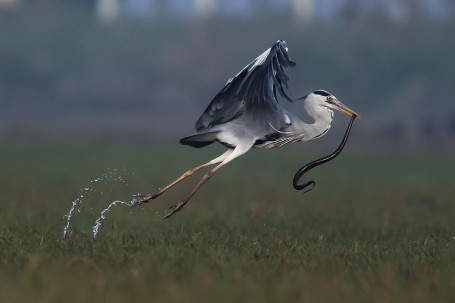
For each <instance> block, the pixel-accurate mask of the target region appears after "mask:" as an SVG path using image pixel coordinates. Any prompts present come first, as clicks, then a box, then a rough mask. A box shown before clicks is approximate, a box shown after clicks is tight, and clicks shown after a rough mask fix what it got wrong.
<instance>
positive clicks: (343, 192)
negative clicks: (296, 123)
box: [0, 141, 455, 302]
mask: <svg viewBox="0 0 455 303" xmlns="http://www.w3.org/2000/svg"><path fill="white" fill-rule="evenodd" d="M302 150H305V149H304V147H303V146H302V145H298V146H295V147H289V148H284V149H282V150H276V151H270V152H263V151H253V152H251V153H249V154H248V155H245V156H244V157H243V158H240V159H238V160H236V161H234V162H233V163H232V164H230V165H228V166H227V167H226V168H225V169H224V170H222V171H220V172H219V174H217V175H215V176H214V177H213V178H212V179H211V180H210V181H209V182H208V183H207V184H206V185H205V187H203V188H202V189H201V191H200V192H199V193H198V194H197V195H196V196H195V197H194V199H193V200H192V201H191V202H190V203H189V204H188V206H187V207H186V208H185V209H184V210H183V211H182V212H180V213H178V214H177V215H176V216H175V217H173V218H171V219H170V220H166V221H162V220H161V218H162V216H163V215H164V214H165V213H166V211H167V207H168V206H169V205H172V204H173V203H175V202H177V201H178V199H179V198H181V197H182V196H184V194H185V193H187V192H188V190H190V189H191V186H193V185H194V183H195V182H196V179H195V178H197V177H195V178H192V179H191V180H188V181H187V182H185V183H184V184H181V185H178V187H176V188H175V189H174V190H172V191H171V192H169V193H166V195H163V196H162V197H160V198H159V199H158V200H156V201H154V202H153V203H152V204H150V205H144V206H141V207H137V208H133V209H128V208H124V207H123V208H122V207H118V208H115V209H113V211H112V212H111V213H109V214H108V217H107V219H106V220H105V221H104V222H103V226H102V228H101V231H100V233H99V236H98V237H97V238H96V239H93V237H92V236H91V227H92V226H93V223H94V221H95V219H96V218H97V217H98V216H99V211H100V210H101V209H103V208H104V207H106V206H107V204H108V203H109V202H110V201H112V200H114V199H124V200H127V199H129V197H130V195H131V194H132V193H135V192H148V191H154V190H156V189H157V188H158V187H159V186H163V185H165V184H166V182H168V181H169V180H171V179H172V178H174V177H176V176H177V175H178V174H179V173H181V172H182V170H184V169H186V168H189V167H191V166H192V165H196V164H198V163H200V162H203V161H205V160H207V159H209V158H210V157H215V156H216V155H217V154H218V153H220V152H221V151H222V150H221V149H216V148H213V149H207V150H205V149H204V150H196V149H188V148H185V147H177V146H176V145H175V146H174V145H171V146H166V145H163V146H149V145H144V144H138V143H129V144H118V143H112V142H111V143H109V142H104V143H100V142H98V143H96V142H78V143H68V142H28V143H26V142H17V141H15V142H6V143H5V142H3V143H2V146H0V156H1V159H2V161H3V163H2V169H1V171H0V184H1V185H0V205H1V206H2V211H1V213H0V219H1V222H0V227H1V229H0V247H1V250H0V302H133V301H138V302H177V301H183V302H214V301H216V302H234V301H235V302H292V301H297V302H300V301H306V302H392V301H393V302H450V301H451V300H452V298H453V297H454V296H455V278H454V277H455V258H454V255H455V238H454V236H455V220H453V214H455V204H454V203H453V198H452V193H453V185H452V179H453V177H452V175H453V165H452V167H451V164H453V160H454V159H453V156H452V154H453V153H450V152H441V151H437V152H436V151H433V150H430V149H429V150H426V151H419V152H413V153H411V152H409V151H394V152H391V151H384V152H376V153H375V152H367V151H361V150H356V149H355V148H354V147H348V148H347V150H346V151H345V152H343V154H342V155H341V156H340V157H339V158H337V159H336V160H334V161H333V162H331V163H330V164H327V165H325V166H321V167H319V168H318V169H315V170H314V171H312V172H311V173H310V174H309V176H310V175H311V178H314V179H315V180H316V182H317V186H316V188H315V189H314V190H313V191H312V192H310V193H307V194H305V195H302V194H301V193H299V192H297V191H294V190H293V189H292V187H291V181H292V176H293V174H294V172H295V171H296V170H297V168H298V167H299V166H300V165H303V164H305V163H306V162H308V161H310V160H312V159H313V158H315V157H318V156H319V155H320V154H321V153H325V152H326V151H325V152H318V151H317V150H315V149H314V148H312V147H307V148H306V150H307V153H305V154H303V155H302V154H301V151H302ZM115 169H116V170H117V173H116V175H122V178H123V179H124V180H125V179H127V180H128V185H125V182H121V181H118V180H113V179H112V178H111V179H106V182H101V183H100V184H98V183H97V184H94V183H93V182H90V181H91V180H94V179H95V178H96V177H98V176H100V175H101V174H102V173H103V172H106V171H107V172H111V173H112V172H113V171H114V170H115ZM114 179H115V178H114ZM84 187H92V188H93V191H90V192H88V193H87V195H86V197H84V200H83V202H82V204H81V205H80V207H79V210H80V212H76V213H75V215H74V217H73V220H72V224H71V229H70V236H69V237H68V238H67V239H63V238H62V232H63V226H64V223H65V218H64V215H65V214H66V213H67V212H68V210H69V208H70V206H71V201H73V200H74V199H75V198H76V197H77V196H78V192H79V190H80V189H81V188H84ZM101 192H103V193H102V194H101Z"/></svg>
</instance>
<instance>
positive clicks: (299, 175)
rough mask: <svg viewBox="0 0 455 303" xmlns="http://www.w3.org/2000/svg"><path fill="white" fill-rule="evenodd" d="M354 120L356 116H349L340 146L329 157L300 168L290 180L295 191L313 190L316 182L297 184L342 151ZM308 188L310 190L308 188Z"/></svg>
mask: <svg viewBox="0 0 455 303" xmlns="http://www.w3.org/2000/svg"><path fill="white" fill-rule="evenodd" d="M356 118H357V116H356V115H352V116H351V120H350V121H349V124H348V127H347V128H346V132H345V133H344V137H343V140H341V143H340V145H339V146H338V147H337V149H335V151H333V152H332V153H331V154H329V155H327V156H325V157H322V158H319V159H317V160H314V161H311V162H310V163H308V164H306V165H304V166H302V167H301V168H300V169H299V170H298V171H297V172H296V173H295V175H294V179H293V180H292V185H293V186H294V189H295V190H304V189H306V190H305V191H304V192H303V193H307V192H309V191H310V190H312V189H313V188H314V186H315V185H316V182H315V181H314V180H309V181H305V182H303V183H301V184H299V182H300V179H301V178H302V177H303V175H304V174H306V173H307V172H308V171H309V170H311V169H313V168H315V167H317V166H319V165H321V164H324V163H326V162H329V161H330V160H333V159H334V158H335V157H336V156H338V155H339V154H340V153H341V151H342V150H343V148H344V146H345V145H346V142H347V141H348V138H349V134H350V133H351V128H352V124H353V123H354V120H355V119H356ZM310 186H311V187H310ZM308 187H310V188H308Z"/></svg>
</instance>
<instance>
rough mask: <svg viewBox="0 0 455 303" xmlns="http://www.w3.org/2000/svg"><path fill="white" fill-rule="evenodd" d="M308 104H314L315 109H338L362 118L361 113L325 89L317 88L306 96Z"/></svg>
mask: <svg viewBox="0 0 455 303" xmlns="http://www.w3.org/2000/svg"><path fill="white" fill-rule="evenodd" d="M304 99H305V101H306V105H307V106H314V107H315V108H314V109H316V110H317V109H321V108H327V109H329V110H333V109H334V110H337V111H340V112H342V113H345V114H347V115H349V116H356V117H357V118H358V119H360V118H361V117H360V115H359V114H358V113H356V112H355V111H353V110H352V109H350V108H349V107H347V106H346V105H344V104H343V103H341V101H340V100H338V99H337V98H336V97H335V96H334V95H332V94H331V93H329V92H328V91H325V90H315V91H314V92H311V93H309V94H308V95H306V96H305V97H304Z"/></svg>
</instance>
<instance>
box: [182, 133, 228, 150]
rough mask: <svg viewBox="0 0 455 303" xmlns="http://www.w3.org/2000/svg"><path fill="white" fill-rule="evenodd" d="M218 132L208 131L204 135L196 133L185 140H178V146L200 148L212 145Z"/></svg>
mask: <svg viewBox="0 0 455 303" xmlns="http://www.w3.org/2000/svg"><path fill="white" fill-rule="evenodd" d="M219 132H220V131H219V130H213V131H208V132H204V133H197V134H194V135H191V136H188V137H185V138H182V139H180V144H183V145H189V146H191V147H196V148H201V147H204V146H207V145H210V144H212V143H213V142H215V141H216V135H217V134H218V133H219Z"/></svg>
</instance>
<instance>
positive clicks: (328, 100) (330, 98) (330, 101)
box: [326, 96, 333, 104]
mask: <svg viewBox="0 0 455 303" xmlns="http://www.w3.org/2000/svg"><path fill="white" fill-rule="evenodd" d="M326 102H327V103H330V104H332V103H333V98H332V97H330V96H328V97H327V99H326Z"/></svg>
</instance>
